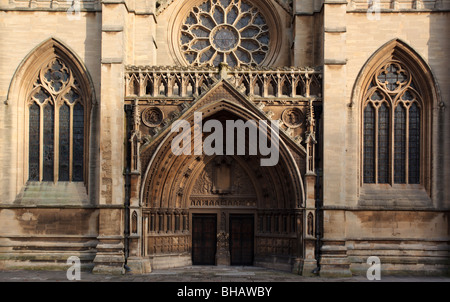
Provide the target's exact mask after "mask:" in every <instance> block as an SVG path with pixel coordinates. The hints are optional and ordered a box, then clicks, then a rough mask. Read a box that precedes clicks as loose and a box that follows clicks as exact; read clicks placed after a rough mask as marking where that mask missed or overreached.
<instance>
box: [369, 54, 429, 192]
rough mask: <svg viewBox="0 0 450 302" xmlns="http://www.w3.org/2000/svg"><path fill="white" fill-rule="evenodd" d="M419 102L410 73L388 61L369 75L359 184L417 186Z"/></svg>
mask: <svg viewBox="0 0 450 302" xmlns="http://www.w3.org/2000/svg"><path fill="white" fill-rule="evenodd" d="M422 110H423V102H422V97H421V94H420V91H418V90H417V89H416V85H415V78H414V76H413V75H412V73H411V72H410V71H409V70H408V69H407V68H406V66H404V64H402V63H401V62H400V61H397V60H389V61H388V62H386V63H385V64H384V65H382V66H381V67H380V68H379V69H378V70H377V71H376V72H375V74H374V75H373V77H372V79H371V81H370V84H369V87H368V89H367V92H366V94H365V97H364V105H363V115H362V116H363V127H362V130H363V181H364V183H373V184H420V182H421V177H420V175H421V171H422V169H423V167H421V156H422V155H421V140H423V138H422V134H421V133H422V132H421V129H422V126H421V125H422V116H423V113H422Z"/></svg>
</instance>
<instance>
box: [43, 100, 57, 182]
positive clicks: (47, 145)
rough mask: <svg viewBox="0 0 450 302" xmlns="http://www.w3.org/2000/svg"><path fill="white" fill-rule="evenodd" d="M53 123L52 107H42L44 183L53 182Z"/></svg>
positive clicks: (49, 105) (48, 105)
mask: <svg viewBox="0 0 450 302" xmlns="http://www.w3.org/2000/svg"><path fill="white" fill-rule="evenodd" d="M54 126H55V121H54V109H53V105H51V104H47V105H46V106H45V107H44V151H43V152H44V155H43V162H44V172H43V180H44V181H53V173H54V170H53V165H54V160H55V152H54V142H55V140H54V131H55V128H54Z"/></svg>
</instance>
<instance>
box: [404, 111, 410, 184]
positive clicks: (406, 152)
mask: <svg viewBox="0 0 450 302" xmlns="http://www.w3.org/2000/svg"><path fill="white" fill-rule="evenodd" d="M409 108H410V106H406V109H405V111H406V117H405V119H406V123H405V183H406V184H408V183H409Z"/></svg>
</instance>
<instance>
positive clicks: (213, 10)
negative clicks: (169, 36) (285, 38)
mask: <svg viewBox="0 0 450 302" xmlns="http://www.w3.org/2000/svg"><path fill="white" fill-rule="evenodd" d="M269 42H270V35H269V27H268V26H267V24H266V20H265V18H264V16H263V15H262V13H261V12H260V11H259V9H258V8H256V7H255V6H253V5H252V4H251V3H250V2H247V1H243V0H207V1H204V2H203V3H202V4H200V5H199V6H196V7H194V8H192V10H191V11H190V12H189V14H188V16H187V17H186V19H185V21H184V23H183V26H182V27H181V37H180V44H181V51H182V53H183V56H184V58H185V60H186V61H187V63H189V64H190V65H194V66H205V65H213V66H218V65H219V64H220V63H222V62H223V63H227V64H228V65H229V66H231V67H234V66H242V65H247V66H257V65H260V64H261V63H262V62H263V61H264V59H265V58H266V56H267V53H268V51H269Z"/></svg>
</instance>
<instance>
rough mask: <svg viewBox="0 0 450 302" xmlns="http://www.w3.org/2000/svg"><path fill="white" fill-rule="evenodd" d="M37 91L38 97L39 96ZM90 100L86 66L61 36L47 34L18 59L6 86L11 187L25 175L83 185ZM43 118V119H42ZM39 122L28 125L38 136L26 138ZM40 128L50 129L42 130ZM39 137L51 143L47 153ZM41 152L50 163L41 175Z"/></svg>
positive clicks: (24, 180) (86, 169) (93, 101)
mask: <svg viewBox="0 0 450 302" xmlns="http://www.w3.org/2000/svg"><path fill="white" fill-rule="evenodd" d="M38 94H40V95H41V96H43V98H40V99H39V96H38ZM36 98H38V99H36ZM95 104H96V99H95V93H94V85H93V82H92V80H91V77H90V75H89V72H88V71H87V69H86V67H85V65H84V63H83V62H82V61H81V59H80V58H78V56H77V55H76V54H75V52H74V51H73V50H71V49H70V48H69V47H68V46H67V45H65V44H64V43H63V42H61V41H59V40H58V39H56V38H53V37H52V38H49V39H47V40H45V41H44V42H42V43H41V44H39V45H38V46H36V47H35V48H34V49H33V50H32V51H31V52H30V53H29V54H28V55H27V56H26V57H25V58H24V59H23V60H22V62H21V63H20V64H19V66H18V68H17V69H16V71H15V73H14V76H13V78H12V81H11V83H10V87H9V90H8V105H10V106H12V107H15V108H17V111H16V112H17V116H16V118H17V125H18V127H17V129H15V131H16V137H17V138H18V143H17V154H18V158H17V161H16V162H15V163H13V164H15V165H16V170H17V182H16V183H17V187H16V192H17V193H18V192H19V191H20V190H22V188H23V186H24V185H25V184H26V183H27V182H28V181H38V182H42V181H50V182H53V183H56V182H58V181H69V182H71V181H75V182H81V183H83V184H84V186H85V187H86V188H87V184H88V182H89V171H90V168H89V148H90V136H91V135H90V132H91V131H90V129H91V126H92V125H91V115H92V108H93V107H94V106H95ZM36 106H37V107H36ZM45 114H47V115H48V117H47V116H45ZM42 115H44V116H42ZM33 116H34V117H35V119H33ZM39 116H40V117H39ZM36 119H37V121H35V120H36ZM50 119H52V121H49V120H50ZM39 120H40V122H39ZM43 122H44V123H45V125H42V123H43ZM30 123H34V124H33V125H30ZM39 123H40V124H41V125H40V126H39V127H38V128H40V129H38V130H37V131H34V130H36V128H33V129H32V130H33V131H34V132H35V133H34V134H36V136H37V137H39V139H36V141H34V142H33V141H30V138H33V140H34V136H33V132H31V133H30V129H31V128H30V126H33V127H34V126H36V125H37V124H39ZM42 126H45V127H42ZM42 128H45V129H50V130H49V131H47V132H48V133H47V134H43V133H42V131H44V130H43V129H42ZM46 137H48V138H49V139H46ZM44 140H45V141H46V142H45V143H48V144H49V146H51V147H50V149H51V152H52V154H51V155H48V152H47V151H46V149H48V146H46V145H45V146H42V144H43V143H44ZM34 147H35V149H36V150H34V149H33V148H34ZM30 148H31V149H33V150H30ZM43 149H44V150H43ZM30 153H34V154H37V155H36V156H34V159H31V160H30V158H32V157H33V154H30ZM47 155H48V158H49V160H48V162H51V164H48V167H49V169H48V171H46V172H45V174H46V175H47V176H45V177H44V175H43V174H44V172H43V166H45V164H44V163H43V162H44V157H46V156H47ZM63 157H64V159H63ZM30 161H34V166H35V167H34V168H33V169H37V173H36V175H34V176H33V177H31V174H33V173H31V172H30V171H31V170H32V168H31V165H30ZM63 162H64V163H63ZM63 170H64V172H63ZM60 171H61V173H60Z"/></svg>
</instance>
